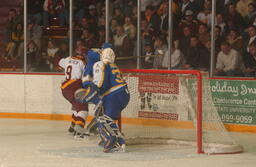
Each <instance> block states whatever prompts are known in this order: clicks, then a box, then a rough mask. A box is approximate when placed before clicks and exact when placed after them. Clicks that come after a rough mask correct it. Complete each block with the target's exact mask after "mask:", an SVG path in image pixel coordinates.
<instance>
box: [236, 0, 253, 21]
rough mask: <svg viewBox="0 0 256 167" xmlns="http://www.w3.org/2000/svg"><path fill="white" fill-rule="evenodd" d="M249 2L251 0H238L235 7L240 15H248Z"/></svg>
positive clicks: (251, 0)
mask: <svg viewBox="0 0 256 167" xmlns="http://www.w3.org/2000/svg"><path fill="white" fill-rule="evenodd" d="M251 2H253V0H238V2H237V4H236V8H237V11H238V12H239V13H240V14H241V16H242V17H245V16H247V15H248V4H249V3H251Z"/></svg>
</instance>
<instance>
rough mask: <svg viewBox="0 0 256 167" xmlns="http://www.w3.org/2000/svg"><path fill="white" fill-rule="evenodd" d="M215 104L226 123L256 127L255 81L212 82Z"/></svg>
mask: <svg viewBox="0 0 256 167" xmlns="http://www.w3.org/2000/svg"><path fill="white" fill-rule="evenodd" d="M210 85H211V92H212V98H213V102H214V104H215V106H216V108H217V111H218V113H219V115H220V117H221V119H222V121H223V122H224V123H232V124H248V125H256V84H255V81H253V80H242V81H238V80H211V81H210Z"/></svg>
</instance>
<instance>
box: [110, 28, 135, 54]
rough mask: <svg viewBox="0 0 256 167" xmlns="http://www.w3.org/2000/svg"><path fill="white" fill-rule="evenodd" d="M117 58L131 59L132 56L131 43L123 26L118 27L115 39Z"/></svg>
mask: <svg viewBox="0 0 256 167" xmlns="http://www.w3.org/2000/svg"><path fill="white" fill-rule="evenodd" d="M113 40H114V47H115V51H116V55H117V57H129V56H131V55H132V53H133V52H132V49H131V44H132V43H131V41H130V39H129V37H128V36H127V34H126V33H125V32H124V28H123V27H122V26H117V27H116V34H115V35H114V37H113Z"/></svg>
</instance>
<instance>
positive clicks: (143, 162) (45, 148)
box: [0, 119, 256, 167]
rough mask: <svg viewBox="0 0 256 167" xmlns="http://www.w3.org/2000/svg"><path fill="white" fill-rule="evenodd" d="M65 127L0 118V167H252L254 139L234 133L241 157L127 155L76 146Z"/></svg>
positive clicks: (188, 151)
mask: <svg viewBox="0 0 256 167" xmlns="http://www.w3.org/2000/svg"><path fill="white" fill-rule="evenodd" d="M68 126H69V122H65V121H46V120H28V119H0V167H117V166H118V167H151V166H152V167H153V166H155V167H162V166H163V167H255V166H256V142H255V141H256V134H250V133H243V134H242V133H234V134H232V135H233V136H234V138H235V139H237V141H238V142H239V143H240V144H242V145H243V146H244V148H245V152H244V153H242V154H234V155H197V154H196V153H195V148H189V147H181V146H165V145H158V146H157V145H141V146H135V145H134V146H127V152H126V153H108V154H106V153H103V152H102V149H101V148H100V147H98V146H97V143H98V138H97V137H90V138H89V139H87V140H84V141H82V142H81V141H80V142H79V141H76V140H74V139H73V137H72V136H70V135H68V134H67V132H66V131H67V128H68Z"/></svg>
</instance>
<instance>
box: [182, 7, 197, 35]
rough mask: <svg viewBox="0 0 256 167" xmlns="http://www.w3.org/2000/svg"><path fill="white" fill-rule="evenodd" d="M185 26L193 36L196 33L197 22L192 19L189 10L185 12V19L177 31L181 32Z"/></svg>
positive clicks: (191, 13)
mask: <svg viewBox="0 0 256 167" xmlns="http://www.w3.org/2000/svg"><path fill="white" fill-rule="evenodd" d="M185 26H188V27H190V29H191V30H192V33H193V34H195V33H197V32H198V21H197V20H195V19H194V17H193V12H192V11H191V10H187V11H186V13H185V19H183V20H181V22H180V24H179V29H180V30H183V28H184V27H185Z"/></svg>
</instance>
